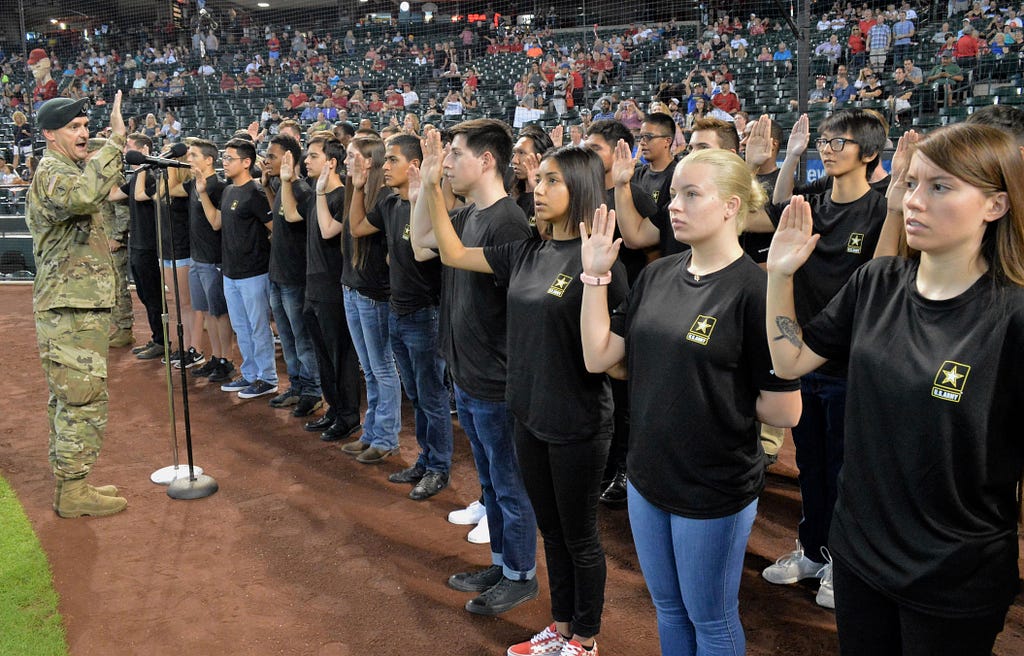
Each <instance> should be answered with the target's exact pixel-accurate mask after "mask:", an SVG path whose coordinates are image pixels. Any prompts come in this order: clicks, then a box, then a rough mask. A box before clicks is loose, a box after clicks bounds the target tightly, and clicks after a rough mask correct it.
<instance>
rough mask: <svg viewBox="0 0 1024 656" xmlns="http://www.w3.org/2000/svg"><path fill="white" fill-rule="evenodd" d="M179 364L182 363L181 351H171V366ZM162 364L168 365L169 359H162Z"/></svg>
mask: <svg viewBox="0 0 1024 656" xmlns="http://www.w3.org/2000/svg"><path fill="white" fill-rule="evenodd" d="M179 362H181V349H178V350H177V351H171V364H178V363H179ZM160 364H167V358H166V357H162V358H160Z"/></svg>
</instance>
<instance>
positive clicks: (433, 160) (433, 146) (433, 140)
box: [420, 130, 445, 186]
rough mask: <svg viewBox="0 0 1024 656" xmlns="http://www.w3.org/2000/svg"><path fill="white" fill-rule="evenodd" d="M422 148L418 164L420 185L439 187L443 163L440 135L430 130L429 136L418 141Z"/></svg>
mask: <svg viewBox="0 0 1024 656" xmlns="http://www.w3.org/2000/svg"><path fill="white" fill-rule="evenodd" d="M420 143H421V145H422V147H423V160H422V161H421V162H420V184H421V185H431V186H434V185H440V184H441V169H442V164H443V162H444V155H445V152H444V149H443V148H442V147H441V133H440V132H439V131H438V130H431V131H430V134H428V135H425V136H424V137H423V138H422V139H420Z"/></svg>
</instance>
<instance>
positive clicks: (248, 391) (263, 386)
mask: <svg viewBox="0 0 1024 656" xmlns="http://www.w3.org/2000/svg"><path fill="white" fill-rule="evenodd" d="M276 391H277V385H272V384H271V383H268V382H267V381H265V380H257V381H256V382H255V383H253V384H252V385H249V386H248V387H246V388H245V389H244V390H241V391H240V392H239V393H238V398H240V399H255V398H256V397H257V396H266V395H267V394H273V393H274V392H276Z"/></svg>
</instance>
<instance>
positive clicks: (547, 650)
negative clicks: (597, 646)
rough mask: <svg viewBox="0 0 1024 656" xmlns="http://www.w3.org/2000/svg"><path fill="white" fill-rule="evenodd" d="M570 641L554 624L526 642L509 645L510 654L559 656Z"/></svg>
mask: <svg viewBox="0 0 1024 656" xmlns="http://www.w3.org/2000/svg"><path fill="white" fill-rule="evenodd" d="M568 643H569V641H568V640H566V639H565V637H563V636H562V634H561V633H559V632H558V629H557V628H555V625H554V624H552V625H551V626H549V627H547V628H546V629H544V630H543V631H541V632H540V633H538V634H537V635H535V636H533V637H532V638H530V639H529V640H527V641H526V642H520V643H519V644H518V645H512V646H511V647H509V648H508V656H559V654H561V653H562V650H563V648H564V647H565V645H567V644H568Z"/></svg>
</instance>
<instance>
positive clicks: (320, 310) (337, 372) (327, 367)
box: [302, 298, 360, 426]
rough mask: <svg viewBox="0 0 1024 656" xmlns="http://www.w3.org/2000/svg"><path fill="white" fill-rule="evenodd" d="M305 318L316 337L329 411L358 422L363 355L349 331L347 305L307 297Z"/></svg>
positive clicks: (349, 422)
mask: <svg viewBox="0 0 1024 656" xmlns="http://www.w3.org/2000/svg"><path fill="white" fill-rule="evenodd" d="M302 318H303V320H304V321H305V323H306V330H308V331H309V336H310V338H311V339H312V340H313V348H314V350H315V351H316V360H317V365H318V366H319V367H320V387H321V388H322V389H323V393H324V400H325V401H327V405H328V406H329V410H328V412H332V413H334V416H335V417H336V418H337V419H340V420H343V421H344V422H345V423H347V424H348V425H350V426H354V425H356V424H358V423H359V403H360V394H359V358H358V356H357V355H356V347H355V346H353V345H352V336H351V335H350V334H349V332H348V322H347V321H346V320H345V304H344V303H342V302H341V301H338V302H337V303H330V302H327V301H315V300H312V299H309V298H307V299H306V305H305V307H304V308H303V311H302Z"/></svg>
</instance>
